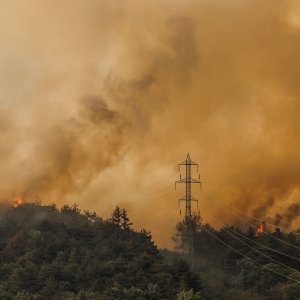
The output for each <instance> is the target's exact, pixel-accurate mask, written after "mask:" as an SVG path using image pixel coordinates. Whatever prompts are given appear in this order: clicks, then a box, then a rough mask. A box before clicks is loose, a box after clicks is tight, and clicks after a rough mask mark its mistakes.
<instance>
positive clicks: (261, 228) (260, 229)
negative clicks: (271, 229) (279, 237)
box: [255, 221, 266, 236]
mask: <svg viewBox="0 0 300 300" xmlns="http://www.w3.org/2000/svg"><path fill="white" fill-rule="evenodd" d="M264 232H266V222H265V221H262V222H261V223H260V225H259V227H258V228H257V230H256V233H255V236H260V235H261V234H262V233H264Z"/></svg>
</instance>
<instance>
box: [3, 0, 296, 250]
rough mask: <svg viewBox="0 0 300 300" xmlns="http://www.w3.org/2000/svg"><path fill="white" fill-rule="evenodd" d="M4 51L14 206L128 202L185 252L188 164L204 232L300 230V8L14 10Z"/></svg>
mask: <svg viewBox="0 0 300 300" xmlns="http://www.w3.org/2000/svg"><path fill="white" fill-rule="evenodd" d="M0 44H1V47H0V63H1V68H0V104H1V106H0V142H1V143H0V162H1V169H0V174H1V181H0V199H1V201H2V202H11V201H12V200H13V199H14V198H15V197H17V196H19V195H25V200H26V202H30V201H35V200H41V201H42V202H43V203H50V202H56V203H58V204H59V205H61V204H63V203H66V204H72V203H77V204H78V205H79V206H80V208H82V209H89V210H94V211H96V212H97V213H99V214H100V215H103V216H106V217H107V216H109V215H110V212H111V211H112V209H113V208H114V206H115V205H120V206H122V207H126V208H127V209H128V211H129V215H130V217H131V219H132V221H133V222H134V224H135V226H136V228H141V227H145V228H146V229H148V230H151V231H152V232H153V236H154V239H155V241H156V242H157V243H158V245H159V246H161V247H171V246H172V243H171V239H170V237H171V236H172V234H173V233H174V227H175V223H176V222H177V221H178V220H180V216H179V209H178V202H177V198H179V197H181V196H182V195H184V188H183V187H178V189H177V191H174V181H175V180H176V179H178V177H179V174H178V169H177V163H179V162H181V161H183V160H184V159H185V157H186V154H187V153H188V152H189V153H190V154H191V158H192V160H194V161H196V162H198V163H199V170H200V173H201V177H202V181H203V191H202V192H201V191H200V189H199V188H198V187H194V188H193V195H194V196H195V197H198V198H199V200H200V201H199V208H200V210H202V211H201V212H202V216H203V218H204V220H205V221H209V222H213V221H211V220H210V219H209V217H208V216H207V215H206V213H205V212H206V211H208V212H209V213H210V214H212V215H214V216H215V217H217V218H218V219H219V220H221V221H222V222H224V223H226V222H233V221H236V220H235V218H234V216H233V215H232V214H230V211H228V210H227V209H225V208H224V206H226V207H228V206H229V207H230V209H233V210H235V209H236V210H238V211H242V212H243V213H245V214H249V215H252V216H255V217H256V218H258V219H259V220H260V219H266V218H269V220H272V222H276V223H277V224H279V225H281V226H284V227H290V228H292V227H296V226H298V225H299V221H300V218H298V216H299V209H300V201H299V199H300V190H299V188H300V139H299V135H300V118H299V111H300V84H299V78H300V6H299V2H297V1H292V0H287V1H271V0H265V1H261V0H251V1H250V0H249V1H247V0H227V1H219V0H197V1H196V0H187V1H179V0H172V1H171V0H164V1H163V0H157V1H143V0H131V1H125V0H124V1H110V0H107V1H105V0H97V1H96V0H95V1H94V0H90V1H84V0H81V1H79V0H72V1H71V0H59V1H58V0H51V1H50V0H49V1H47V0H44V1H38V0H26V1H25V0H19V1H15V0H7V1H5V0H4V1H1V3H0ZM183 175H184V174H183ZM193 175H194V176H197V174H196V173H193ZM207 195H210V196H209V197H208V196H207ZM181 209H182V212H183V211H184V206H182V208H181ZM297 222H298V223H297ZM258 224H259V222H258Z"/></svg>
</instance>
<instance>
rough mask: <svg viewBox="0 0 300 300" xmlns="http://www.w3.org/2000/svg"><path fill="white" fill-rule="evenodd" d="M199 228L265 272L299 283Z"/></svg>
mask: <svg viewBox="0 0 300 300" xmlns="http://www.w3.org/2000/svg"><path fill="white" fill-rule="evenodd" d="M200 227H201V228H202V229H203V230H204V231H206V232H207V233H208V234H210V235H211V236H212V237H214V238H215V239H216V240H218V241H219V242H220V243H222V244H223V245H225V246H227V247H228V248H230V249H232V250H233V251H235V252H236V253H238V254H240V255H241V256H243V257H245V258H247V259H248V260H250V261H252V262H253V263H255V264H257V265H258V266H260V267H262V268H264V269H266V270H269V271H271V272H273V273H275V274H277V275H279V276H282V277H285V278H286V279H289V280H293V281H295V282H296V283H300V281H299V280H297V279H294V278H292V277H290V276H286V275H284V274H282V273H280V272H277V271H275V270H273V269H271V268H269V267H267V266H265V265H263V264H260V263H259V262H257V261H255V260H254V259H252V258H250V257H249V256H247V255H245V254H243V253H242V252H241V251H239V250H237V249H235V248H233V247H232V246H231V245H229V244H227V243H226V242H224V241H223V240H221V239H219V238H218V237H217V236H215V235H214V234H213V233H212V232H210V231H209V230H207V229H206V228H205V227H203V226H202V225H200Z"/></svg>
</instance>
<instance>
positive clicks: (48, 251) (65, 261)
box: [0, 204, 201, 300]
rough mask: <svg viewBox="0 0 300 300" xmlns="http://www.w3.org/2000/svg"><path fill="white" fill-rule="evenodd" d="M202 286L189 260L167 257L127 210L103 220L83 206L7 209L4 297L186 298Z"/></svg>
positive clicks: (1, 278) (1, 224)
mask: <svg viewBox="0 0 300 300" xmlns="http://www.w3.org/2000/svg"><path fill="white" fill-rule="evenodd" d="M200 288H201V281H200V279H199V277H198V276H197V275H196V274H195V273H193V272H191V271H190V269H189V266H188V264H187V263H186V262H185V261H184V260H183V259H174V260H172V262H170V263H166V262H165V260H164V259H163V257H162V255H161V254H160V252H159V250H158V249H157V247H156V246H155V245H154V243H153V241H152V237H151V234H150V233H149V232H147V231H145V230H142V231H135V230H133V229H132V228H131V223H130V221H129V218H128V216H127V212H126V210H125V209H120V208H118V207H117V208H116V209H115V210H114V212H113V214H112V218H111V219H109V220H104V219H102V218H100V217H98V216H97V215H96V214H95V213H91V212H88V211H85V212H81V211H80V210H79V209H78V207H77V206H76V205H75V206H72V207H70V206H64V207H63V208H62V209H60V210H59V209H57V208H56V206H55V205H51V206H40V205H36V204H25V205H20V206H18V207H17V208H15V209H13V208H8V207H6V208H5V207H1V213H0V299H19V300H20V299H81V300H84V299H107V300H110V299H128V300H129V299H130V300H131V299H176V298H178V299H183V298H182V297H185V296H186V295H194V297H198V298H199V297H200V296H197V291H198V290H200ZM192 289H193V291H195V292H193V291H191V290H192ZM176 295H177V296H176Z"/></svg>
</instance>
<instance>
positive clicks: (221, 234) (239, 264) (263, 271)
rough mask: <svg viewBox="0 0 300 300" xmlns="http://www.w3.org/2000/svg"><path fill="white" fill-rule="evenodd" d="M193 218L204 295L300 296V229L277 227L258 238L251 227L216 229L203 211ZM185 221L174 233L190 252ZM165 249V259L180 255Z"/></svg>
mask: <svg viewBox="0 0 300 300" xmlns="http://www.w3.org/2000/svg"><path fill="white" fill-rule="evenodd" d="M191 222H192V224H193V228H194V232H193V239H194V242H193V246H194V254H195V263H194V271H196V272H197V273H198V275H199V277H200V278H201V280H202V291H201V296H202V297H204V299H270V300H271V299H272V300H273V299H278V300H279V299H289V300H293V299H300V283H297V282H295V281H293V280H292V279H296V280H298V281H299V282H300V272H299V271H300V251H299V250H298V249H297V248H295V247H293V246H296V247H298V248H300V230H299V231H298V234H297V233H284V232H281V231H280V229H278V228H277V229H275V231H274V232H271V231H269V232H268V233H267V234H266V233H263V234H261V235H260V236H258V237H257V236H255V234H254V233H253V230H252V229H251V228H246V229H244V230H241V229H240V228H239V227H233V226H231V227H224V228H221V229H219V230H216V229H214V228H213V227H212V226H211V225H210V224H203V223H202V219H201V217H200V216H199V215H193V218H192V220H191ZM186 224H187V220H183V221H182V222H179V223H178V224H177V226H176V233H175V236H174V238H173V240H174V242H175V245H176V248H177V249H179V250H182V251H183V254H185V253H186V252H187V251H186V244H187V242H186V241H187V230H186ZM274 237H275V238H274ZM218 239H219V240H218ZM278 239H281V240H283V242H281V241H280V240H278ZM220 241H222V242H220ZM233 249H235V250H237V251H234V250H233ZM272 249H274V250H276V251H272ZM162 253H163V254H164V256H165V257H166V258H165V259H166V261H168V257H173V256H174V255H175V254H174V253H173V252H170V251H167V250H164V251H163V252H162ZM281 253H284V254H286V255H282V254H281ZM293 257H296V258H298V259H295V258H293ZM255 262H257V263H258V264H257V263H255ZM297 270H298V271H297ZM272 271H273V272H272ZM279 274H281V275H279ZM184 293H185V292H184V291H182V292H181V294H182V295H184ZM183 299H184V298H183Z"/></svg>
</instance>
